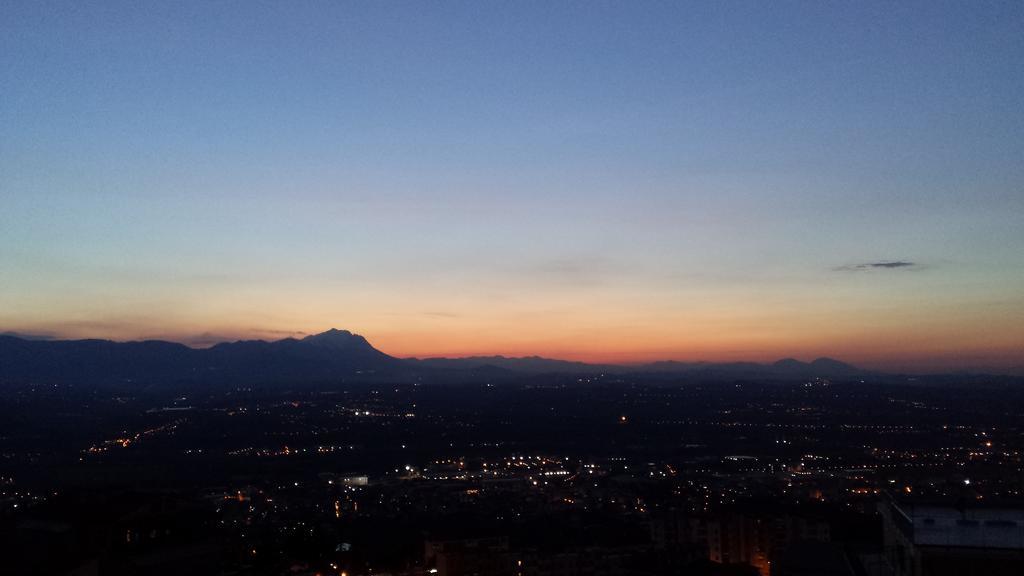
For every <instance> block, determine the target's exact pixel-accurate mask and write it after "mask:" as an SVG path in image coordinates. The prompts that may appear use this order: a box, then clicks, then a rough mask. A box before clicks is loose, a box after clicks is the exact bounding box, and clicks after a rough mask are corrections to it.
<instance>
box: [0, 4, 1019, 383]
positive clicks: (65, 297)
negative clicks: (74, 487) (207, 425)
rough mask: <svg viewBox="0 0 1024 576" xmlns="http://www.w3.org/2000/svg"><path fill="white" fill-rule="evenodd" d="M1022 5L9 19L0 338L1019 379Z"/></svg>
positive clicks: (214, 12)
mask: <svg viewBox="0 0 1024 576" xmlns="http://www.w3.org/2000/svg"><path fill="white" fill-rule="evenodd" d="M1022 94H1024V3H1021V2H966V1H965V2H940V1H928V2H910V1H908V2H867V1H865V2H741V1H729V2H665V3H661V2H635V1H629V2H568V1H565V2H490V1H484V2H278V3H274V2H237V3H236V2H215V3H209V2H194V3H193V2H172V3H150V2H143V3H139V2H118V1H104V2H43V1H19V0H12V1H6V2H3V3H0V332H2V331H11V332H17V333H21V334H34V335H40V336H46V337H55V338H80V337H99V338H112V339H117V340H128V339H143V338H163V339H171V340H177V341H182V342H186V343H188V344H191V345H195V346H206V345H210V344H212V343H214V342H216V341H219V340H234V339H240V338H263V339H277V338H283V337H288V336H297V335H302V334H307V333H315V332H320V331H323V330H326V329H327V328H330V327H338V328H345V329H349V330H352V331H355V332H358V333H360V334H363V335H365V336H366V337H367V338H368V339H369V340H370V341H371V342H372V343H373V344H374V345H375V346H377V347H378V348H380V349H381V350H383V351H385V352H388V353H390V354H393V355H397V356H440V355H448V356H465V355H473V354H505V355H527V354H539V355H544V356H552V357H561V358H569V359H579V360H590V361H605V362H637V361H645V360H654V359H676V360H708V361H716V360H740V359H743V360H754V361H764V360H773V359H777V358H781V357H785V356H794V357H797V358H803V359H811V358H814V357H817V356H832V357H836V358H841V359H844V360H847V361H850V362H854V363H857V364H860V365H863V366H867V367H874V368H884V369H894V370H895V369H899V370H909V371H944V370H962V369H985V370H993V371H1006V370H1015V369H1021V367H1024V105H1022V104H1021V102H1022V99H1024V96H1022Z"/></svg>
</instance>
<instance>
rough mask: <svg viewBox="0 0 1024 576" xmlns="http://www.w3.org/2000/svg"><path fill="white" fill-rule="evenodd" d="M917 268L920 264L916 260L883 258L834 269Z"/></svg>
mask: <svg viewBox="0 0 1024 576" xmlns="http://www.w3.org/2000/svg"><path fill="white" fill-rule="evenodd" d="M901 268H902V269H907V268H909V269H917V268H919V266H918V265H917V263H916V262H909V261H907V260H881V261H878V262H864V263H862V264H852V265H847V266H839V267H838V268H834V270H836V271H839V272H860V271H864V270H897V269H901Z"/></svg>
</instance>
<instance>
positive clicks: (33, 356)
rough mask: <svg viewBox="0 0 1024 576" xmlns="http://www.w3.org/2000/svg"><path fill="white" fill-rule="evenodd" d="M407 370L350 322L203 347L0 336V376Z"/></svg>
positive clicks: (234, 376)
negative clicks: (347, 326)
mask: <svg viewBox="0 0 1024 576" xmlns="http://www.w3.org/2000/svg"><path fill="white" fill-rule="evenodd" d="M409 371H410V370H409V367H408V365H407V364H406V363H405V362H403V361H402V360H399V359H397V358H393V357H391V356H388V355H387V354H384V353H383V352H380V351H379V350H377V349H376V348H374V347H373V346H371V345H370V343H369V342H367V341H366V339H365V338H363V337H362V336H359V335H357V334H352V333H351V332H348V331H345V330H333V329H332V330H329V331H327V332H324V333H322V334H317V335H314V336H309V337H306V338H303V339H301V340H296V339H294V338H286V339H284V340H277V341H274V342H266V341H263V340H243V341H238V342H225V343H221V344H217V345H215V346H213V347H211V348H205V349H196V348H189V347H188V346H185V345H183V344H176V343H172V342H163V341H156V340H152V341H144V342H112V341H109V340H26V339H23V338H17V337H13V336H0V379H3V380H8V381H12V380H13V381H28V380H36V381H44V382H51V381H52V382H83V381H84V382H92V381H128V380H131V381H136V380H137V381H140V382H165V381H174V382H218V381H219V382H225V383H238V382H253V383H263V382H300V381H324V380H335V379H344V378H357V377H361V378H363V379H371V378H372V377H374V376H377V375H379V376H381V377H384V376H389V377H398V376H400V375H403V374H406V373H408V372H409Z"/></svg>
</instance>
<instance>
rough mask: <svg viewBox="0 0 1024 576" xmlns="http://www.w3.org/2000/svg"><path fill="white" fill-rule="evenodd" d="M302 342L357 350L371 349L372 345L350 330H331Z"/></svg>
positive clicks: (304, 339)
mask: <svg viewBox="0 0 1024 576" xmlns="http://www.w3.org/2000/svg"><path fill="white" fill-rule="evenodd" d="M302 342H307V343H309V344H316V345H317V346H324V347H327V348H355V347H369V346H370V343H369V342H367V341H366V339H365V338H363V337H362V336H360V335H359V334H353V333H351V332H349V331H348V330H338V329H337V328H331V329H330V330H327V331H326V332H321V333H319V334H311V335H309V336H306V337H305V338H303V339H302Z"/></svg>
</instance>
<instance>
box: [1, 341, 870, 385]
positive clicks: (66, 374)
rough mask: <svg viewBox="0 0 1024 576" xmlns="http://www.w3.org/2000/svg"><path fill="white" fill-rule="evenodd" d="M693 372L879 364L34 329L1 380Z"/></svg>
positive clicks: (14, 349) (7, 357)
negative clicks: (202, 343) (39, 335)
mask: <svg viewBox="0 0 1024 576" xmlns="http://www.w3.org/2000/svg"><path fill="white" fill-rule="evenodd" d="M577 373H578V374H598V373H603V374H635V375H649V376H658V375H686V376H692V377H695V378H703V379H746V378H751V379H757V378H778V379H794V378H814V377H822V378H849V379H853V378H857V377H859V376H863V375H867V374H870V373H869V372H866V371H863V370H861V369H859V368H856V367H854V366H851V365H849V364H846V363H844V362H840V361H838V360H833V359H831V358H818V359H817V360H814V361H812V362H801V361H799V360H794V359H792V358H786V359H783V360H779V361H778V362H775V363H773V364H757V363H753V362H732V363H708V362H693V363H687V362H674V361H665V362H653V363H649V364H641V365H630V366H627V365H610V364H587V363H584V362H571V361H566V360H556V359H551V358H542V357H539V356H530V357H524V358H509V357H505V356H475V357H470V358H427V359H415V358H411V359H405V360H403V359H398V358H395V357H392V356H389V355H387V354H385V353H383V352H381V351H379V350H377V349H376V348H374V347H373V346H372V345H371V344H370V343H369V342H367V340H366V339H365V338H363V337H362V336H360V335H358V334H353V333H351V332H349V331H347V330H337V329H331V330H328V331H326V332H323V333H320V334H315V335H312V336H307V337H305V338H302V339H295V338H286V339H283V340H277V341H272V342H268V341H264V340H241V341H237V342H224V343H220V344H216V345H214V346H212V347H210V348H202V349H197V348H190V347H188V346H185V345H183V344H177V343H173V342H164V341H158V340H150V341H142V342H112V341H109V340H50V339H28V338H23V337H19V336H13V335H0V382H31V381H35V382H136V381H137V382H141V383H154V384H155V383H162V382H195V383H227V384H238V383H275V382H280V383H301V382H331V381H356V380H402V381H408V380H420V381H455V382H470V381H478V380H501V379H505V378H512V377H516V375H517V374H518V375H537V374H577Z"/></svg>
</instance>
